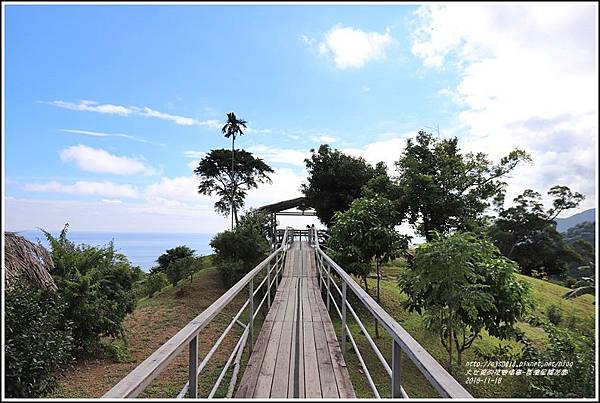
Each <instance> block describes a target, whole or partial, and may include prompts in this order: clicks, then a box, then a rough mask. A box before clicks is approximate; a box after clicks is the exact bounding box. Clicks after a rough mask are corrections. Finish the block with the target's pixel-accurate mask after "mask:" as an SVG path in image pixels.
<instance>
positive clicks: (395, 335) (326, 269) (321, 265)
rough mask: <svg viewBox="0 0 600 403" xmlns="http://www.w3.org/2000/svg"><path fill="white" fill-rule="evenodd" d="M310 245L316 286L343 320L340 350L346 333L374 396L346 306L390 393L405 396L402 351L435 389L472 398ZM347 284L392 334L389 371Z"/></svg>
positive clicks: (332, 262)
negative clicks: (336, 295)
mask: <svg viewBox="0 0 600 403" xmlns="http://www.w3.org/2000/svg"><path fill="white" fill-rule="evenodd" d="M312 239H313V240H314V239H318V238H316V234H313V237H312ZM313 246H314V248H315V251H316V261H317V268H318V271H319V278H320V279H319V286H320V287H321V290H322V289H323V288H325V290H326V299H327V310H328V311H329V310H330V304H331V301H332V302H333V305H334V307H335V309H336V311H337V313H338V315H339V316H340V319H341V320H342V338H341V341H342V353H343V354H344V355H345V354H346V348H345V344H346V337H345V336H346V334H347V335H348V337H349V338H350V341H351V342H352V345H353V347H354V350H355V352H356V353H357V356H358V358H359V361H360V363H361V366H362V367H363V370H364V372H365V374H366V375H367V379H368V380H369V384H370V386H371V389H372V390H373V391H374V394H375V396H376V397H379V392H378V391H377V388H376V387H375V384H374V383H373V381H372V378H371V376H370V373H369V370H368V368H367V367H366V365H365V363H364V360H363V359H362V355H361V354H360V352H359V351H358V347H357V345H356V343H355V342H354V337H353V336H352V334H351V333H350V328H349V327H348V324H347V320H346V308H349V309H350V312H351V313H352V314H353V316H354V318H355V320H356V321H357V323H358V324H359V326H360V328H361V330H362V331H363V333H364V335H365V336H366V337H367V340H368V341H369V344H370V345H371V347H372V348H373V349H374V350H375V354H376V355H377V358H378V359H379V360H380V361H381V362H382V364H383V365H384V368H385V369H386V372H388V375H390V378H391V383H392V385H391V386H392V397H408V395H407V394H406V392H405V391H404V388H403V387H402V385H401V377H400V351H403V352H404V353H405V354H406V355H407V356H408V358H410V360H411V361H412V362H413V363H414V364H415V365H416V367H417V368H418V369H419V371H421V373H422V374H423V375H424V376H425V378H427V380H428V381H429V383H430V384H431V385H432V386H433V387H434V388H435V389H436V390H437V391H438V393H439V394H440V395H441V396H442V397H450V398H458V399H470V398H473V396H471V394H470V393H469V392H468V391H467V390H466V389H465V388H464V387H463V386H462V385H461V384H460V383H459V382H458V381H457V380H456V379H454V378H453V377H452V375H450V374H449V373H448V371H446V370H445V369H444V367H442V366H441V365H440V364H439V363H438V362H437V361H436V360H435V359H434V358H433V357H432V356H431V355H430V354H429V353H428V352H427V351H426V350H425V349H424V348H423V347H422V346H421V345H420V344H419V343H418V342H417V341H416V340H415V339H414V338H413V337H412V336H411V335H410V334H409V333H408V332H407V331H406V330H405V329H404V328H403V327H402V326H400V324H399V323H398V322H396V320H395V319H394V318H392V317H391V316H390V315H389V314H388V313H387V312H386V311H385V310H384V309H383V308H382V307H381V306H380V305H379V304H378V303H377V302H376V301H375V300H374V299H373V298H372V297H371V296H370V295H369V294H368V293H367V292H366V291H365V290H363V288H362V287H361V286H360V285H358V284H357V283H356V282H355V281H354V280H353V279H352V277H350V275H349V274H348V273H346V272H345V271H344V269H342V268H341V267H340V266H339V265H338V264H337V263H336V262H335V261H333V259H331V258H330V257H329V256H327V254H326V253H325V252H323V251H322V250H321V248H320V246H319V242H313ZM331 269H333V271H334V272H335V273H336V274H337V276H338V277H339V278H340V279H341V281H342V290H341V291H340V289H339V287H338V286H337V284H336V283H335V281H332V276H331ZM331 283H333V285H334V287H335V288H336V289H337V291H338V293H339V294H340V295H341V297H342V300H341V305H342V309H341V311H340V308H339V306H338V304H337V303H336V301H335V298H333V293H332V292H331ZM347 288H350V290H352V292H354V294H355V295H356V297H357V298H358V300H359V301H360V302H361V303H362V304H363V305H364V306H365V307H366V308H367V310H368V311H369V312H370V313H371V315H372V316H373V317H374V318H375V319H376V320H377V321H378V322H379V323H380V324H381V325H382V327H383V328H384V329H385V330H386V331H387V332H388V334H389V335H390V336H391V338H392V365H391V368H390V371H388V368H389V365H387V362H386V361H385V359H383V355H382V354H381V352H380V351H379V349H378V348H377V345H376V344H375V343H374V342H373V340H372V339H371V337H370V336H369V334H368V333H367V332H366V329H365V327H364V325H362V322H361V321H360V320H359V319H358V315H356V312H355V311H354V309H353V308H352V306H351V305H350V302H349V301H348V299H347V298H346V289H347Z"/></svg>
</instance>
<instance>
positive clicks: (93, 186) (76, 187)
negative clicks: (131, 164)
mask: <svg viewBox="0 0 600 403" xmlns="http://www.w3.org/2000/svg"><path fill="white" fill-rule="evenodd" d="M23 188H24V189H25V190H27V191H30V192H44V193H64V194H70V195H84V196H102V197H109V198H110V197H126V198H136V197H138V191H137V189H136V188H135V187H134V186H132V185H127V184H123V185H122V184H117V183H113V182H88V181H78V182H75V183H74V184H72V185H65V184H62V183H59V182H56V181H52V182H47V183H29V184H26V185H24V186H23Z"/></svg>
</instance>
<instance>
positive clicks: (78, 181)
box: [3, 4, 598, 233]
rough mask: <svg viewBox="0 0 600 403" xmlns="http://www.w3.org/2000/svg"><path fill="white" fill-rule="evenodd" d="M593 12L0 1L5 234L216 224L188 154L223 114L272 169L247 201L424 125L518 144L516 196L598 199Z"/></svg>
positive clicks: (195, 153) (209, 144) (385, 153)
mask: <svg viewBox="0 0 600 403" xmlns="http://www.w3.org/2000/svg"><path fill="white" fill-rule="evenodd" d="M542 8H543V9H542ZM593 9H595V6H594V5H591V4H588V5H576V6H569V5H566V4H564V5H561V6H560V8H557V7H554V6H552V5H549V4H547V5H544V4H540V5H530V6H519V7H514V6H509V5H506V6H493V5H492V6H490V5H475V6H469V5H464V4H463V5H460V6H453V5H435V6H430V5H422V6H420V5H384V6H358V5H330V6H316V5H315V6H301V5H285V6H284V5H280V6H266V5H263V6H260V5H243V6H242V5H239V6H234V5H219V6H217V5H177V6H169V5H145V6H133V5H132V6H125V5H111V6H99V5H96V6H90V5H81V6H71V5H68V6H66V5H61V6H59V5H55V6H22V5H8V6H5V10H4V11H5V14H4V15H5V17H4V18H5V64H4V67H5V93H4V100H5V103H4V105H5V111H4V112H5V126H4V129H5V131H4V133H3V135H4V142H5V148H4V150H5V153H4V157H5V167H4V179H5V180H4V184H5V202H6V203H5V219H6V221H5V222H6V228H7V229H10V230H21V229H31V228H33V227H36V226H43V227H46V228H49V229H57V228H60V227H61V226H62V224H63V223H64V222H67V221H68V222H70V224H71V227H72V228H73V229H79V230H102V231H111V230H114V231H150V232H159V231H160V232H207V233H211V232H215V231H218V230H221V229H223V228H225V227H226V225H227V220H226V219H225V218H223V217H220V216H218V215H217V214H216V213H214V212H213V209H212V204H213V203H214V201H215V199H214V198H211V197H207V196H199V195H197V193H196V186H197V182H198V181H197V178H194V176H193V173H192V167H193V166H194V164H195V163H196V162H197V161H198V159H199V158H201V156H202V153H204V152H207V151H209V150H210V149H213V148H222V147H229V146H230V142H229V140H227V139H225V138H223V136H222V135H221V133H220V129H219V127H220V126H221V125H222V123H223V120H224V118H225V114H226V113H227V112H229V111H235V112H236V114H238V115H239V116H241V117H242V118H244V119H246V120H247V121H248V122H249V130H248V131H247V133H246V134H245V135H244V136H242V137H241V138H240V139H239V141H238V142H237V143H236V144H237V145H238V146H239V147H243V148H246V149H248V150H249V151H252V152H254V153H255V154H257V155H259V156H261V157H263V158H265V160H266V161H267V162H268V163H269V164H270V165H272V166H273V167H274V168H275V169H276V172H275V175H274V177H273V184H272V185H265V186H263V187H261V188H260V189H258V190H257V191H255V192H251V194H250V195H249V197H248V200H247V204H248V206H259V205H261V204H266V203H271V202H275V201H278V200H282V199H284V198H288V197H295V196H298V195H300V193H299V190H298V187H299V185H300V183H301V182H302V180H303V179H304V178H305V176H306V173H305V171H304V168H303V163H302V159H303V158H304V157H305V156H307V155H308V150H309V149H310V148H313V147H318V145H319V144H321V143H322V142H327V143H330V144H331V145H332V146H333V147H336V148H339V149H342V150H344V151H345V152H348V153H350V154H353V155H360V156H363V157H365V158H366V159H367V160H368V161H369V162H372V163H375V162H377V161H379V160H384V161H386V162H387V163H388V165H389V166H390V167H391V166H392V163H393V161H395V160H396V159H397V158H398V156H399V154H400V152H401V150H402V148H403V145H404V142H405V140H406V138H407V137H408V136H410V135H414V133H416V131H417V130H419V129H422V128H426V127H427V126H429V127H433V126H435V125H439V127H440V135H441V136H443V137H449V136H458V137H460V139H461V144H463V148H464V150H465V151H468V150H477V151H485V152H488V153H490V156H491V157H492V158H494V159H498V158H500V157H501V156H502V155H504V154H506V152H508V151H510V149H512V148H514V147H522V148H525V149H527V150H528V151H530V152H531V153H532V154H533V156H534V165H533V166H529V167H524V168H523V171H522V172H521V173H520V175H516V178H514V179H513V180H512V181H511V188H510V192H509V195H511V194H516V193H518V192H519V191H520V190H522V189H524V188H526V187H533V188H534V189H536V190H538V191H541V192H545V191H546V190H547V189H548V188H549V187H550V186H551V185H553V184H557V183H560V184H566V185H568V186H571V187H572V188H573V189H574V190H578V191H581V192H583V193H585V194H586V196H587V200H586V202H585V203H584V205H582V208H584V207H591V206H595V197H596V194H595V185H594V183H595V178H594V175H595V170H594V166H595V165H596V159H597V154H596V151H595V150H596V144H597V140H596V134H597V123H596V122H597V111H598V106H597V92H596V90H594V89H593V88H597V78H596V74H595V72H596V70H597V63H596V60H597V55H596V51H595V48H596V43H595V40H596V39H595V38H596V31H597V21H596V20H595V14H596V13H595V12H590V11H593ZM539 15H545V16H546V18H544V19H540V18H539ZM473 19H475V22H474V21H473ZM569 52H571V53H572V54H569ZM548 60H552V61H553V66H552V67H551V68H547V67H546V66H547V62H548ZM540 68H543V71H542V72H541V71H540ZM557 78H560V80H557ZM557 81H560V82H557ZM549 87H550V88H551V89H552V91H549V92H548V93H545V91H548V88H549ZM575 156H576V158H577V161H576V162H574V163H573V164H570V165H569V167H564V164H563V162H564V161H565V158H569V159H573V158H574V157H575ZM511 192H512V193H511Z"/></svg>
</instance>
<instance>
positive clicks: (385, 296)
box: [52, 267, 595, 397]
mask: <svg viewBox="0 0 600 403" xmlns="http://www.w3.org/2000/svg"><path fill="white" fill-rule="evenodd" d="M396 273H397V269H396V268H394V267H387V268H385V269H384V276H385V279H384V280H382V282H381V305H382V306H383V307H384V308H385V309H386V311H387V312H389V313H390V314H391V315H392V316H393V317H394V318H395V319H396V320H397V321H398V322H399V323H400V324H401V325H402V326H403V327H404V328H405V329H406V330H407V331H408V332H409V333H410V334H411V335H412V336H413V337H414V338H415V339H416V340H417V341H418V342H419V343H421V344H422V345H423V347H425V348H426V349H427V351H429V353H430V354H432V355H433V357H435V358H436V359H437V360H438V361H439V362H440V363H441V364H442V365H444V366H445V367H446V368H447V367H448V358H447V353H446V351H445V350H444V348H443V347H442V345H441V344H440V342H439V340H438V338H437V336H436V335H432V334H430V333H429V332H428V331H427V330H426V329H425V326H424V320H423V318H422V317H421V316H419V315H417V314H411V313H408V312H407V311H405V310H404V309H402V308H401V307H400V302H401V301H402V300H404V298H405V297H404V295H403V294H402V293H401V292H400V290H399V288H398V286H397V283H396V281H395V276H396ZM522 278H523V279H525V280H526V281H528V282H529V283H531V284H532V289H533V297H534V299H535V301H536V307H535V309H534V314H536V315H538V316H544V315H545V312H546V309H547V307H548V306H549V305H551V304H556V305H558V306H559V307H560V309H561V310H562V311H563V317H564V318H565V320H564V321H563V325H564V326H571V325H574V326H576V327H578V328H582V329H583V328H587V329H589V328H592V329H593V326H594V311H595V310H594V305H593V302H594V297H592V296H589V295H587V296H583V297H580V298H577V299H575V300H564V299H562V298H561V296H562V295H563V294H564V293H565V292H566V291H567V289H566V288H564V287H561V286H558V285H556V284H552V283H549V282H546V281H543V280H537V279H532V278H529V277H524V276H523V277H522ZM375 285H376V282H375V280H374V279H370V280H369V290H370V292H371V293H373V290H375ZM183 290H184V292H185V295H184V296H183V297H179V298H178V297H176V295H175V294H176V289H175V288H167V289H165V290H163V292H162V293H161V294H159V295H157V296H155V297H154V298H149V299H144V300H142V301H140V303H139V304H138V307H137V309H136V310H135V311H134V312H133V313H132V314H131V315H129V316H128V317H127V319H126V321H125V328H126V332H127V335H128V340H129V343H128V344H129V350H130V352H131V354H132V358H133V359H132V361H131V362H128V363H116V362H114V360H112V359H109V358H107V359H101V360H91V361H87V362H79V363H78V364H77V366H76V368H75V369H74V370H72V371H70V372H68V373H67V374H66V375H65V376H64V377H63V379H62V382H61V387H60V388H59V389H58V390H57V391H56V393H55V394H54V395H53V396H52V397H99V396H102V395H103V394H104V393H105V392H106V391H108V390H109V389H110V387H112V386H113V385H114V384H115V383H117V382H118V381H119V380H120V379H121V378H122V377H123V376H125V375H126V374H127V373H129V371H131V370H132V369H133V368H135V366H137V365H138V364H139V363H140V362H142V361H143V360H144V359H145V358H146V357H148V356H149V355H150V354H151V353H152V352H153V351H154V350H156V348H158V347H159V346H160V345H162V344H163V343H164V342H165V341H167V340H168V339H169V338H170V337H171V336H173V335H174V334H175V333H176V332H177V331H178V330H179V329H181V328H182V327H183V326H184V325H185V324H187V323H188V322H189V321H190V320H191V319H192V318H194V317H195V316H196V315H197V314H198V313H199V312H201V311H202V310H203V309H205V308H206V307H208V306H209V305H210V304H211V303H212V302H213V301H214V300H216V299H217V298H218V297H219V296H220V295H222V294H223V292H224V291H225V290H226V289H225V287H224V286H223V285H222V283H221V281H220V278H219V276H218V273H217V272H216V270H215V269H213V268H211V269H205V270H203V271H201V272H200V273H198V274H197V275H195V277H194V281H193V283H192V284H191V285H190V284H189V282H185V283H184V284H183ZM242 302H243V301H241V299H238V300H235V301H233V302H232V303H231V304H230V305H229V306H228V307H227V308H226V310H225V311H224V312H223V313H222V314H220V315H218V316H217V317H216V318H215V319H214V320H213V323H211V325H210V326H209V327H208V328H207V329H205V330H204V331H203V332H202V333H201V339H200V356H201V357H202V356H204V355H205V354H206V352H207V351H208V348H209V347H210V346H211V345H212V343H214V341H215V340H216V339H217V338H218V336H219V335H220V334H221V331H222V330H223V329H224V328H225V326H226V325H227V324H228V322H229V319H230V318H231V317H232V316H233V314H234V313H235V312H237V309H238V308H239V306H241V305H240V304H241V303H242ZM353 306H354V307H355V308H356V307H358V306H359V304H358V303H356V302H354V303H353ZM332 309H333V308H332ZM348 315H350V314H348ZM358 315H359V316H360V317H361V319H362V321H363V323H364V324H365V326H366V327H367V330H368V332H369V333H370V334H371V335H374V334H375V331H374V325H373V322H372V319H371V318H370V316H369V315H368V314H367V313H366V312H365V311H363V310H360V309H359V310H358ZM570 317H573V319H571V320H569V318H570ZM332 318H333V319H334V324H335V326H336V329H337V331H338V337H339V334H340V333H339V330H340V327H339V321H338V320H337V314H333V315H332ZM243 321H244V322H245V321H246V320H243ZM349 325H350V327H351V329H352V334H353V335H354V336H355V340H356V342H357V344H358V347H359V350H360V352H361V353H362V354H363V358H364V359H365V361H366V363H367V367H368V368H369V370H370V371H371V374H372V376H373V378H374V381H375V384H376V385H377V386H378V389H379V391H380V393H381V395H382V396H388V395H389V378H388V376H387V374H386V372H385V370H384V369H383V367H382V366H381V364H380V363H379V362H378V360H377V358H376V357H375V355H374V354H373V353H371V350H370V346H369V345H368V342H367V341H366V339H365V338H364V337H361V336H360V330H359V328H358V325H356V324H354V323H353V322H352V321H350V322H349ZM519 326H520V327H521V328H522V329H523V330H524V331H525V332H526V333H527V335H528V336H529V337H530V338H532V339H534V340H536V341H538V342H539V343H540V344H541V345H543V343H544V342H545V340H546V334H545V333H544V331H543V330H542V329H541V328H536V327H533V326H531V325H529V324H527V323H519ZM259 329H260V326H259V324H258V323H257V325H256V327H255V332H256V333H257V332H258V331H259ZM233 333H234V335H232V337H227V338H226V339H225V341H224V344H223V346H222V347H221V348H219V350H217V353H216V355H215V358H214V359H212V360H211V361H210V363H209V366H208V368H207V370H206V371H205V372H203V375H202V376H201V377H200V379H199V382H200V396H206V395H207V394H208V392H209V390H210V387H211V386H212V385H213V383H214V381H215V380H216V378H217V376H218V374H219V372H220V369H221V368H222V365H223V364H224V362H225V360H226V359H227V358H228V356H229V353H230V352H231V351H232V349H233V346H234V345H235V343H236V342H237V338H238V337H239V334H240V333H241V332H240V330H239V329H238V328H237V327H236V328H234V332H233ZM380 333H381V337H380V338H379V339H376V343H377V344H378V345H379V347H380V350H381V351H382V353H383V354H384V356H385V357H391V340H390V338H389V337H388V336H387V334H386V333H385V331H383V330H382V329H381V328H380ZM497 343H498V340H497V339H495V338H493V337H490V336H488V335H485V334H484V335H483V337H482V339H481V340H478V341H476V342H475V346H479V347H482V348H485V347H486V346H491V345H494V344H497ZM509 344H512V345H513V346H517V343H515V342H509ZM348 346H349V347H348V351H349V354H348V356H347V361H348V369H349V372H350V376H351V379H352V383H353V385H354V387H355V389H356V391H357V396H359V397H372V396H373V395H372V392H371V390H370V388H369V385H368V383H367V380H366V378H365V376H364V374H363V373H362V370H361V369H360V364H359V362H358V358H357V356H356V354H355V353H354V352H352V349H351V346H350V343H349V342H348ZM246 360H247V354H244V361H246ZM463 360H464V361H463V362H466V361H469V360H477V358H476V357H475V355H474V353H473V349H470V350H467V351H466V352H465V353H464V357H463ZM402 362H403V365H402V368H403V374H402V377H403V385H404V388H405V389H406V391H407V393H408V394H409V395H410V396H411V397H435V396H437V393H436V391H435V390H434V389H433V388H432V387H431V386H430V385H429V383H428V381H427V380H426V379H425V378H424V377H423V376H422V375H421V373H420V372H419V371H418V369H417V368H416V367H415V366H414V365H413V364H412V362H411V361H410V360H409V359H408V358H407V357H404V356H403V357H402ZM242 368H243V367H242ZM463 369H464V367H463ZM463 369H461V368H457V369H456V370H455V371H454V375H455V376H456V377H457V379H459V380H461V381H463V382H464V379H465V377H464V375H463V372H464V371H463ZM242 373H243V371H240V374H239V378H238V380H239V379H241V376H242ZM186 380H187V349H186V350H184V351H183V352H182V353H181V354H180V355H179V356H178V357H177V359H176V360H175V361H174V362H173V363H172V364H171V365H170V367H169V368H168V369H167V370H166V371H164V372H163V374H162V375H160V376H159V378H158V379H157V380H155V381H154V382H153V383H152V384H151V385H150V386H149V387H148V389H147V390H146V391H145V392H144V394H143V395H142V397H175V396H176V394H177V393H178V391H179V390H180V389H181V387H182V386H183V385H184V384H185V382H186ZM227 383H228V378H227V377H226V378H225V380H224V382H223V384H225V385H227ZM523 386H524V385H523V384H522V383H521V384H519V383H514V382H513V383H511V382H510V378H509V377H506V378H504V380H503V383H502V384H500V385H476V386H471V385H468V386H467V389H468V390H469V391H470V392H471V393H472V394H473V395H474V396H477V397H518V396H522V387H523ZM225 389H226V386H225V388H221V390H220V393H218V394H217V396H219V395H221V396H222V393H224V390H225Z"/></svg>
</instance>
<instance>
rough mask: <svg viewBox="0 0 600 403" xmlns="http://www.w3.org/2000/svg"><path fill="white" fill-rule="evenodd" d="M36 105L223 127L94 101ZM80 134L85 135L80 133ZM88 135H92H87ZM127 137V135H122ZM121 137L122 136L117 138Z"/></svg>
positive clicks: (250, 130) (252, 130)
mask: <svg viewBox="0 0 600 403" xmlns="http://www.w3.org/2000/svg"><path fill="white" fill-rule="evenodd" d="M38 103H43V104H48V105H53V106H57V107H59V108H63V109H69V110H74V111H84V112H96V113H104V114H111V115H120V116H144V117H149V118H155V119H160V120H166V121H170V122H173V123H175V124H177V125H180V126H204V127H208V128H210V129H221V128H222V127H223V124H224V123H223V122H221V121H219V120H216V119H207V120H199V119H196V118H191V117H187V116H180V115H173V114H170V113H166V112H161V111H158V110H155V109H152V108H149V107H147V106H143V107H139V106H124V105H112V104H99V103H98V102H95V101H79V102H78V103H75V102H67V101H50V102H47V101H38ZM81 132H82V131H79V132H78V133H80V134H86V133H81ZM246 132H247V133H258V134H264V133H271V129H257V128H254V127H251V126H249V127H248V128H247V129H246ZM89 133H90V132H88V133H87V134H88V135H92V134H89ZM124 136H127V135H124ZM119 137H123V136H119Z"/></svg>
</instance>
